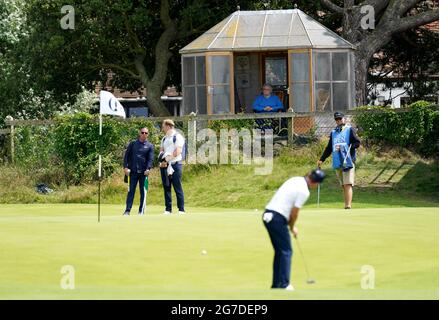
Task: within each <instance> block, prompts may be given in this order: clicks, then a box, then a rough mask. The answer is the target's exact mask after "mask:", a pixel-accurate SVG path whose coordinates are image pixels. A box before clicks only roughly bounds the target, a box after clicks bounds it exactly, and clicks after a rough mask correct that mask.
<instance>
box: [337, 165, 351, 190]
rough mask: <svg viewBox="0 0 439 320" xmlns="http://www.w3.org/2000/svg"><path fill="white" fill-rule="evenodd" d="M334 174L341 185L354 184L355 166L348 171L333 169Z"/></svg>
mask: <svg viewBox="0 0 439 320" xmlns="http://www.w3.org/2000/svg"><path fill="white" fill-rule="evenodd" d="M335 174H336V175H337V178H338V181H339V182H340V185H341V186H344V185H346V184H351V185H352V186H354V185H355V166H354V167H353V168H352V169H350V170H349V171H343V170H342V169H337V170H335Z"/></svg>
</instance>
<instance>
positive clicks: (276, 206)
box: [262, 169, 325, 291]
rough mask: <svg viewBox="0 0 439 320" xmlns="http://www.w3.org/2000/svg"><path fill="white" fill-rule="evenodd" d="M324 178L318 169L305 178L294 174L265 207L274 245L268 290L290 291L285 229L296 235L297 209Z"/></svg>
mask: <svg viewBox="0 0 439 320" xmlns="http://www.w3.org/2000/svg"><path fill="white" fill-rule="evenodd" d="M324 178H325V173H324V172H323V171H321V170H319V169H318V170H314V171H311V172H310V173H309V174H307V175H306V176H305V177H294V178H291V179H289V180H287V181H285V182H284V184H283V185H282V186H281V187H280V188H279V189H278V190H277V192H276V193H275V195H274V196H273V198H272V199H271V201H270V202H269V203H268V204H267V206H266V207H265V212H264V214H263V216H262V219H263V221H264V225H265V227H266V228H267V231H268V234H269V236H270V240H271V243H272V245H273V248H274V262H273V282H272V286H271V288H272V289H287V290H291V291H292V290H294V287H293V286H292V285H291V284H290V273H291V258H292V255H293V249H292V247H291V237H290V233H289V231H288V228H289V229H290V230H291V232H292V234H293V236H294V237H295V238H296V237H297V234H298V229H297V227H296V226H295V223H296V220H297V217H298V216H299V210H300V208H302V206H303V205H304V204H305V202H306V201H307V200H308V197H309V188H315V187H317V186H318V184H319V183H321V182H322V181H323V179H324Z"/></svg>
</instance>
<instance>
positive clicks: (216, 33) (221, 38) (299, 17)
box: [180, 9, 355, 53]
mask: <svg viewBox="0 0 439 320" xmlns="http://www.w3.org/2000/svg"><path fill="white" fill-rule="evenodd" d="M294 48H327V49H333V48H348V49H355V46H354V45H353V44H351V43H349V42H348V41H346V40H345V39H343V38H342V37H340V36H339V35H338V34H336V33H335V32H333V31H331V30H330V29H328V28H327V27H325V26H324V25H322V24H321V23H319V22H317V21H316V20H314V19H313V18H311V17H310V16H308V15H307V14H305V13H304V12H303V11H301V10H299V9H290V10H266V11H236V12H234V13H233V14H231V15H230V16H229V17H227V18H226V19H224V20H223V21H221V22H220V23H218V24H217V25H216V26H214V27H213V28H211V29H210V30H208V31H207V32H205V33H204V34H203V35H201V36H200V37H198V38H197V39H195V40H194V41H192V42H191V43H190V44H188V45H187V46H185V47H184V48H183V49H181V50H180V53H194V52H205V51H224V50H226V51H260V50H285V49H294Z"/></svg>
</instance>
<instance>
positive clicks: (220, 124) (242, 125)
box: [208, 119, 256, 134]
mask: <svg viewBox="0 0 439 320" xmlns="http://www.w3.org/2000/svg"><path fill="white" fill-rule="evenodd" d="M255 125H256V122H255V121H254V120H253V119H233V120H212V121H209V124H208V127H209V129H212V130H213V131H215V132H216V133H218V134H219V132H220V130H221V129H227V130H230V129H238V130H241V129H248V130H250V131H251V130H253V129H254V128H255Z"/></svg>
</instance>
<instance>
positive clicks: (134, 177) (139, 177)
mask: <svg viewBox="0 0 439 320" xmlns="http://www.w3.org/2000/svg"><path fill="white" fill-rule="evenodd" d="M145 179H146V176H145V175H144V174H143V173H131V174H130V188H129V190H128V194H127V207H126V209H125V211H128V212H130V211H131V208H132V207H133V201H134V195H135V193H136V186H137V184H139V190H140V205H139V213H144V212H145V206H146V195H145V194H146V190H145Z"/></svg>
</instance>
